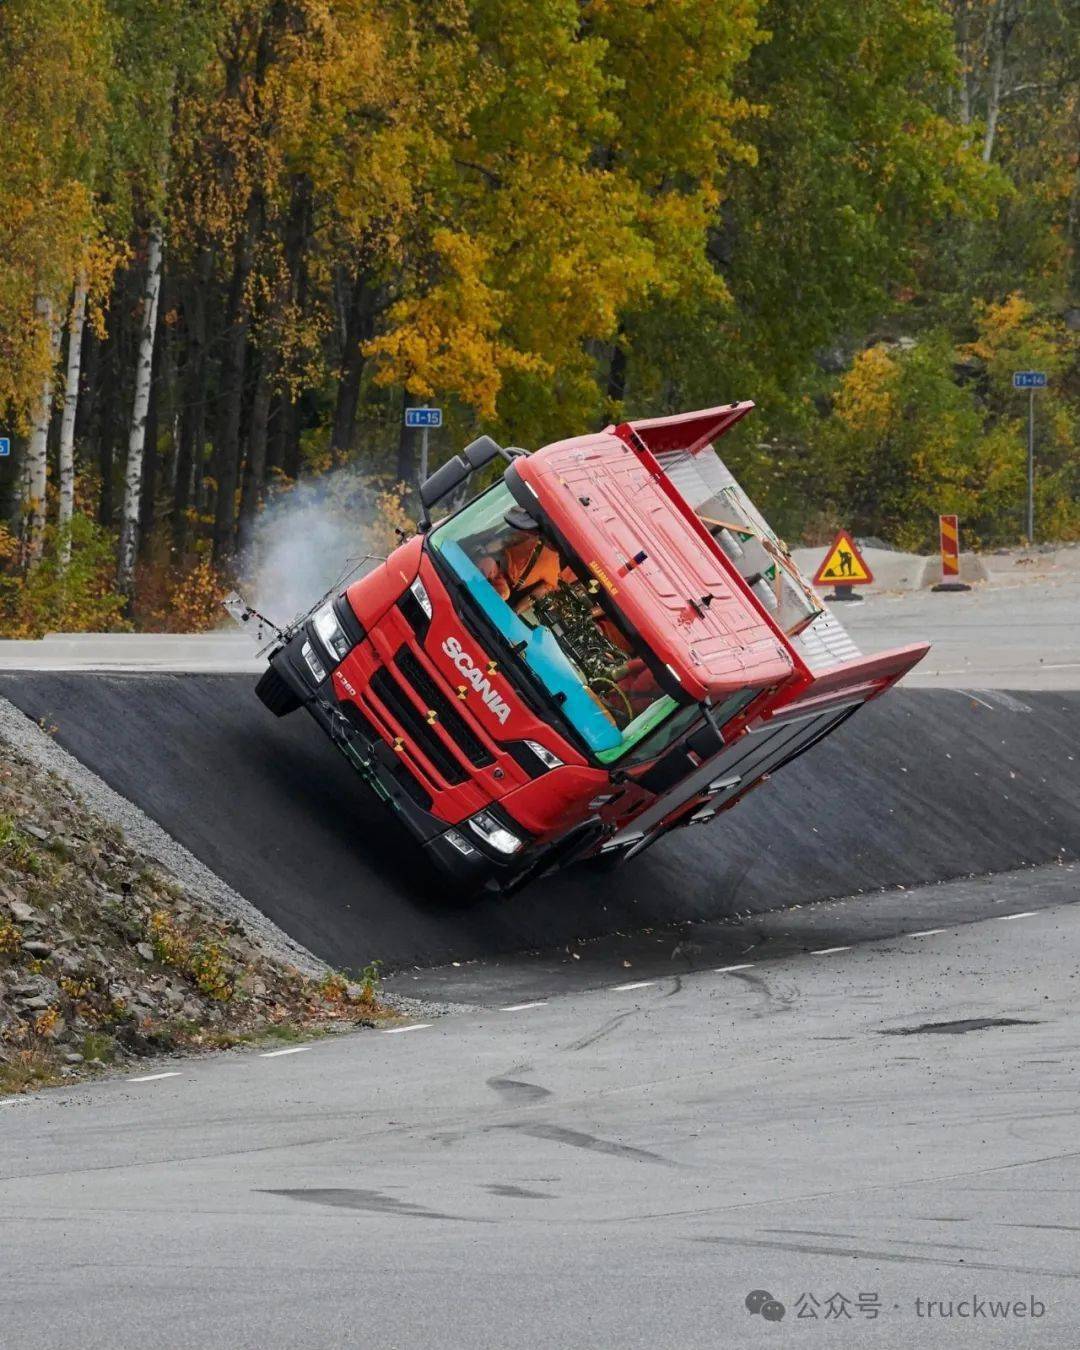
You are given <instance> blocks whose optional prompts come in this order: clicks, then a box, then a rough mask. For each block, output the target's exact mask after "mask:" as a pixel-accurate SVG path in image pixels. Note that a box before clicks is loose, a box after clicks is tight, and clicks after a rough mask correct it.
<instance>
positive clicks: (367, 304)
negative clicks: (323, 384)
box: [330, 274, 375, 468]
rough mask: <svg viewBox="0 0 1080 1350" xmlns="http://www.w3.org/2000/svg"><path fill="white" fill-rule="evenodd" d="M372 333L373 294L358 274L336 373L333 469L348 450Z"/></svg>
mask: <svg viewBox="0 0 1080 1350" xmlns="http://www.w3.org/2000/svg"><path fill="white" fill-rule="evenodd" d="M374 332H375V291H374V288H373V287H372V286H371V285H369V284H368V282H367V280H366V279H365V278H364V276H363V275H362V274H361V275H359V276H357V277H356V278H355V279H354V281H353V287H352V297H351V300H350V303H349V308H348V313H347V315H346V320H345V343H344V347H343V350H342V354H341V366H340V368H339V371H338V391H337V403H336V405H335V407H334V426H333V432H332V434H331V437H330V462H331V464H333V466H334V467H335V468H336V467H337V466H338V465H339V464H340V463H341V461H342V460H343V459H345V458H347V456H348V454H349V452H350V450H352V443H353V435H354V432H355V429H356V409H357V406H358V405H359V402H360V377H361V376H362V375H363V373H364V351H363V348H364V344H365V343H366V342H368V341H370V339H371V338H372V337H373V335H374Z"/></svg>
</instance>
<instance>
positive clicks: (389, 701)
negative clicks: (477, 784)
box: [370, 666, 469, 785]
mask: <svg viewBox="0 0 1080 1350" xmlns="http://www.w3.org/2000/svg"><path fill="white" fill-rule="evenodd" d="M370 688H371V692H372V693H373V694H374V695H375V697H376V698H377V699H378V700H379V702H380V703H381V704H382V705H383V707H384V708H385V709H386V710H387V712H389V714H390V715H391V717H393V719H394V721H395V722H397V723H398V725H399V726H400V727H401V728H402V730H403V731H404V732H405V734H406V735H407V736H408V737H409V739H410V740H411V741H412V742H413V743H414V744H415V745H417V746H418V747H419V749H420V750H421V751H422V752H423V754H424V756H425V758H426V759H427V760H428V762H429V763H430V764H432V765H434V767H435V769H436V771H437V772H438V773H439V775H440V776H441V777H442V779H443V780H444V781H445V782H447V783H450V784H453V785H456V784H458V783H465V782H467V781H468V778H469V775H468V772H467V771H466V770H465V769H464V768H463V767H462V765H460V764H459V763H458V761H457V760H456V759H455V758H454V756H453V755H452V754H451V753H450V751H449V750H448V749H447V747H446V746H445V745H444V744H443V742H442V740H440V738H439V733H438V732H437V731H436V730H435V728H434V727H433V726H432V725H431V724H430V723H429V722H428V720H427V718H426V717H425V715H424V714H423V713H422V712H421V711H420V709H419V708H418V707H417V706H416V704H415V703H414V702H413V701H412V699H411V698H410V697H409V696H408V694H407V693H406V692H405V690H404V689H402V687H401V686H400V685H399V684H398V682H397V680H395V678H394V677H393V675H391V674H390V672H389V670H387V668H386V667H385V666H380V667H379V669H378V670H377V671H376V672H375V674H374V675H373V676H372V677H371V684H370ZM434 711H435V712H436V713H438V711H439V710H438V708H434Z"/></svg>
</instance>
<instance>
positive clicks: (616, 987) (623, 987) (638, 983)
mask: <svg viewBox="0 0 1080 1350" xmlns="http://www.w3.org/2000/svg"><path fill="white" fill-rule="evenodd" d="M655 983H656V981H655V980H632V981H631V982H630V983H629V984H613V985H612V986H611V991H612V993H614V994H625V993H627V992H628V991H629V990H631V989H649V988H651V987H652V985H654V984H655Z"/></svg>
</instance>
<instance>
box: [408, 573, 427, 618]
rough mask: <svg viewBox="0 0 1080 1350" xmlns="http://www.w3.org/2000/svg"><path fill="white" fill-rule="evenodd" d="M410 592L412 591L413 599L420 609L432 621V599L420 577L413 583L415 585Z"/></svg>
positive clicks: (410, 588)
mask: <svg viewBox="0 0 1080 1350" xmlns="http://www.w3.org/2000/svg"><path fill="white" fill-rule="evenodd" d="M409 590H410V591H412V595H413V599H414V600H415V601H416V603H417V604H418V605H419V606H420V608H421V609H422V610H423V611H424V613H425V614H426V615H427V616H428V618H429V619H430V618H431V597H430V596H429V595H428V593H427V587H426V586H425V585H424V583H423V582H422V581H421V580H420V578H419V577H417V578H416V580H415V581H414V582H413V584H412V585H411V586H410V587H409Z"/></svg>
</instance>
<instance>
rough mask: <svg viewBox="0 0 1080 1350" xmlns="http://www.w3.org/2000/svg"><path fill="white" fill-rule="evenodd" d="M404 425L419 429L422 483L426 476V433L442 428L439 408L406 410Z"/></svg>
mask: <svg viewBox="0 0 1080 1350" xmlns="http://www.w3.org/2000/svg"><path fill="white" fill-rule="evenodd" d="M405 425H406V426H407V427H419V428H420V429H421V436H420V481H421V483H423V482H424V481H425V480H426V478H427V476H428V431H429V430H430V429H431V428H432V427H441V426H442V409H441V408H406V409H405Z"/></svg>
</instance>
